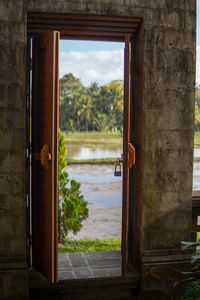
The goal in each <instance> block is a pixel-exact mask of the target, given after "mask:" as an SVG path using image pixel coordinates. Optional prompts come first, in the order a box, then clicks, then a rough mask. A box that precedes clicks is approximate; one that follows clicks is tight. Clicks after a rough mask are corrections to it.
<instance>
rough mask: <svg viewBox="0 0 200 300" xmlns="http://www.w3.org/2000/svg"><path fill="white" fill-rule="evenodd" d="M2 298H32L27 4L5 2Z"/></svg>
mask: <svg viewBox="0 0 200 300" xmlns="http://www.w3.org/2000/svg"><path fill="white" fill-rule="evenodd" d="M0 65H1V76H0V298H1V299H4V297H13V299H23V298H24V297H26V295H27V276H26V275H27V266H26V260H27V258H26V222H25V221H26V219H25V101H26V3H25V2H24V1H23V0H18V1H7V0H5V1H3V0H2V1H1V2H0Z"/></svg>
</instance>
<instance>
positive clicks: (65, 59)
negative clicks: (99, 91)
mask: <svg viewBox="0 0 200 300" xmlns="http://www.w3.org/2000/svg"><path fill="white" fill-rule="evenodd" d="M123 49H124V43H119V42H115V43H114V42H96V41H73V40H61V41H60V77H62V76H63V75H65V74H67V73H70V72H71V73H73V74H74V75H75V76H76V77H78V78H79V79H81V82H82V83H83V85H84V86H90V85H91V83H92V82H97V83H98V84H99V85H103V84H107V83H109V82H110V81H112V80H122V79H123V71H124V63H123V52H124V50H123Z"/></svg>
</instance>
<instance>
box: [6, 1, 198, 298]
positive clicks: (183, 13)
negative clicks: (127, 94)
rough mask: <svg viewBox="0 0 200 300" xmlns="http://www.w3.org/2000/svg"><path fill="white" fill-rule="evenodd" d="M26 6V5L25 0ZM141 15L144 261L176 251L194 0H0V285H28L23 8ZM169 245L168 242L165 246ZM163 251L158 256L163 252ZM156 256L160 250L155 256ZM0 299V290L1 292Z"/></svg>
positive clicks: (186, 215)
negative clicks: (143, 59) (142, 38)
mask: <svg viewBox="0 0 200 300" xmlns="http://www.w3.org/2000/svg"><path fill="white" fill-rule="evenodd" d="M26 6H27V7H26ZM27 10H28V11H29V12H61V13H73V14H75V13H84V14H99V15H110V16H137V17H138V16H139V17H143V18H144V36H145V49H144V58H145V65H144V66H145V69H144V75H145V78H144V79H145V81H144V103H143V110H142V113H143V117H144V118H143V119H144V124H143V148H142V151H143V169H142V170H141V172H142V179H143V185H142V191H143V198H142V200H143V203H142V231H141V234H142V239H141V249H142V253H143V261H144V264H146V265H148V264H149V263H151V262H153V261H154V260H156V259H157V260H158V261H159V259H160V260H162V259H165V260H167V259H168V260H169V262H171V261H173V257H175V256H176V257H177V259H179V258H180V260H181V259H182V258H183V257H182V256H181V254H180V253H179V252H178V253H177V251H178V250H177V248H179V245H180V240H181V239H183V234H182V233H181V232H180V229H181V228H182V227H183V226H185V225H189V224H191V194H192V165H193V150H192V147H193V118H194V87H195V36H196V35H195V26H196V16H195V14H196V0H190V1H188V0H159V1H149V0H115V1H114V0H96V1H88V0H83V1H80V0H74V1H70V0H59V1H57V0H43V1H40V0H29V1H27V3H26V1H25V0H17V1H11V0H1V2H0V30H1V35H0V65H1V76H0V91H1V92H0V140H1V143H0V215H1V217H0V291H1V295H2V297H5V298H6V297H7V298H8V297H9V296H10V297H11V296H13V297H14V299H23V297H26V293H27V287H28V285H27V277H26V248H25V243H26V237H25V100H26V95H25V90H26V58H25V52H26V11H27ZM169 249H170V250H169ZM163 256H164V258H163ZM159 257H160V258H159ZM2 299H3V298H2Z"/></svg>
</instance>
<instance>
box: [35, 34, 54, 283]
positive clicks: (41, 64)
mask: <svg viewBox="0 0 200 300" xmlns="http://www.w3.org/2000/svg"><path fill="white" fill-rule="evenodd" d="M58 56H59V32H56V31H51V32H48V33H44V34H41V35H40V36H38V37H36V38H34V39H33V81H32V82H33V86H32V95H33V98H32V212H33V214H32V215H33V220H32V225H33V227H32V228H33V248H32V264H33V267H34V268H35V269H36V270H38V271H39V272H40V273H42V274H43V275H44V276H45V277H47V278H48V279H49V280H50V281H51V282H52V283H53V282H57V280H58V276H57V274H58V270H57V269H58V268H57V261H58V259H57V255H58V254H57V244H58V243H57V231H58V225H57V222H58V217H57V211H58V207H57V206H58V101H59V98H58V95H59V87H58V80H59V76H58V61H59V60H58Z"/></svg>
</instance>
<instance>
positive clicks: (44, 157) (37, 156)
mask: <svg viewBox="0 0 200 300" xmlns="http://www.w3.org/2000/svg"><path fill="white" fill-rule="evenodd" d="M33 159H34V160H39V161H40V163H41V165H42V166H44V168H45V169H48V168H49V163H48V162H49V161H50V160H51V153H50V152H49V145H47V144H44V146H43V147H42V149H41V151H40V153H33Z"/></svg>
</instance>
